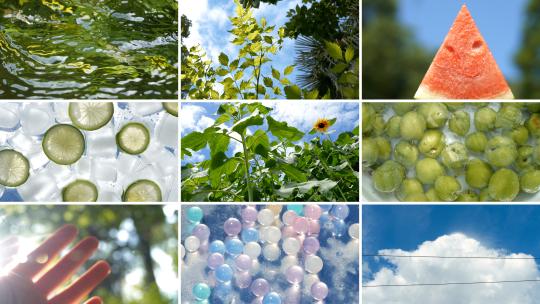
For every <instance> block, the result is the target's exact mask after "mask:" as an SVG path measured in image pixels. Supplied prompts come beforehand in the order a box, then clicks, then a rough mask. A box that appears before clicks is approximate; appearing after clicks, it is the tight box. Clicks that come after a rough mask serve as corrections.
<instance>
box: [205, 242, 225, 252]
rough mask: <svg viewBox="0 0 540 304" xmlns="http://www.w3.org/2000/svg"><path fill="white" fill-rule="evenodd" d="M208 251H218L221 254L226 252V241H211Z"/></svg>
mask: <svg viewBox="0 0 540 304" xmlns="http://www.w3.org/2000/svg"><path fill="white" fill-rule="evenodd" d="M208 251H209V252H210V253H214V252H218V253H221V254H225V251H226V248H225V243H223V242H222V241H220V240H215V241H212V243H210V246H209V247H208Z"/></svg>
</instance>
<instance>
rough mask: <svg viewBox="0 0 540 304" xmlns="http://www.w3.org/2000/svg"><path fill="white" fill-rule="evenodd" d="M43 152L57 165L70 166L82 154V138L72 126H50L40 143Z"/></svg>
mask: <svg viewBox="0 0 540 304" xmlns="http://www.w3.org/2000/svg"><path fill="white" fill-rule="evenodd" d="M41 146H42V147H43V152H45V155H47V157H48V158H49V159H50V160H52V161H53V162H55V163H57V164H59V165H71V164H73V163H75V162H76V161H78V160H79V159H80V158H81V156H82V155H83V153H84V149H85V146H86V144H85V142H84V136H83V134H82V133H81V131H79V129H77V128H75V127H74V126H72V125H66V124H59V125H55V126H52V127H51V128H50V129H49V130H47V132H45V136H43V142H42V143H41Z"/></svg>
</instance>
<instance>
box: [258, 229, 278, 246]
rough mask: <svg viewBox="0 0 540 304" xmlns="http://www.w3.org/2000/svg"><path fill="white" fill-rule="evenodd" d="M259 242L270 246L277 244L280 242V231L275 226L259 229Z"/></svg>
mask: <svg viewBox="0 0 540 304" xmlns="http://www.w3.org/2000/svg"><path fill="white" fill-rule="evenodd" d="M260 240H261V241H264V242H268V243H272V244H277V243H278V242H279V241H280V240H281V230H280V229H279V228H278V227H276V226H266V227H261V228H260Z"/></svg>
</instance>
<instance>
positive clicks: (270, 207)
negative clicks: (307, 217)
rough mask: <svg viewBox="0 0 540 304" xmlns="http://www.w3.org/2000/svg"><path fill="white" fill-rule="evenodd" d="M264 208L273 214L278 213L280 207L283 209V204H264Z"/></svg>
mask: <svg viewBox="0 0 540 304" xmlns="http://www.w3.org/2000/svg"><path fill="white" fill-rule="evenodd" d="M266 208H268V209H270V210H272V212H273V213H274V214H280V213H281V209H283V206H282V205H268V206H266Z"/></svg>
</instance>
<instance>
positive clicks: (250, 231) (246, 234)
mask: <svg viewBox="0 0 540 304" xmlns="http://www.w3.org/2000/svg"><path fill="white" fill-rule="evenodd" d="M240 237H241V238H242V241H244V243H249V242H257V241H258V240H259V231H258V230H257V229H255V228H244V229H242V233H241V234H240Z"/></svg>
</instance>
